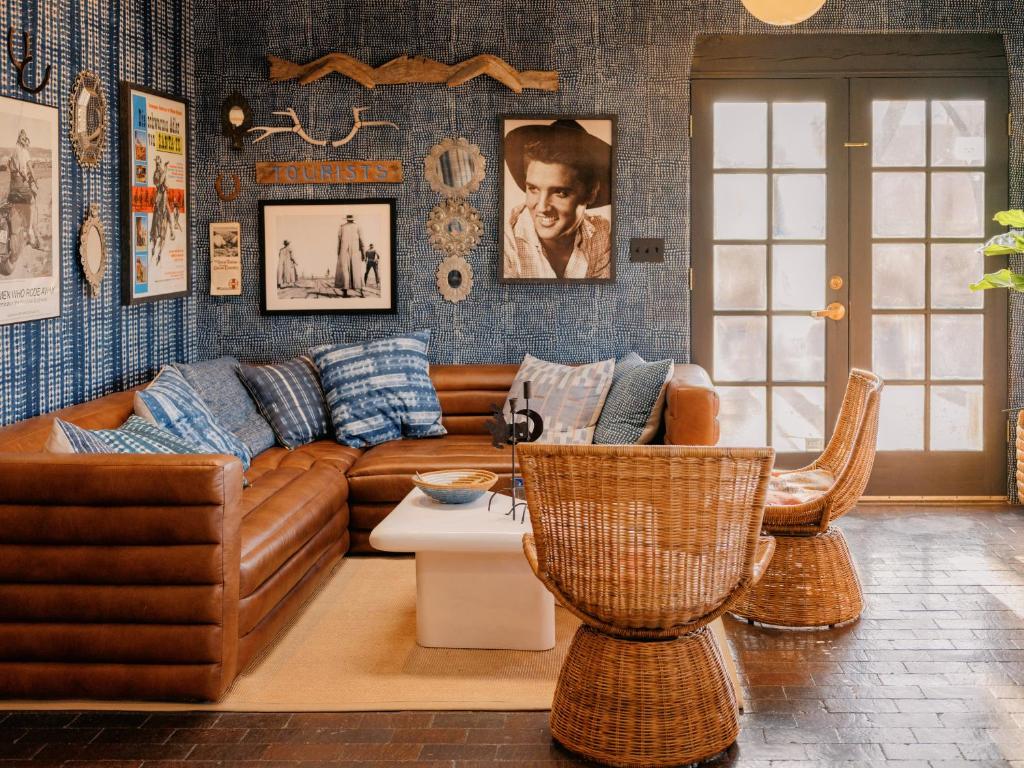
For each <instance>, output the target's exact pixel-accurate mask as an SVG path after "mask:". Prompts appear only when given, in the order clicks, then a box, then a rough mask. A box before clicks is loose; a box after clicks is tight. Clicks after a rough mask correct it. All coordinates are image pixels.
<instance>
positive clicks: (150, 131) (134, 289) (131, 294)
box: [120, 82, 192, 304]
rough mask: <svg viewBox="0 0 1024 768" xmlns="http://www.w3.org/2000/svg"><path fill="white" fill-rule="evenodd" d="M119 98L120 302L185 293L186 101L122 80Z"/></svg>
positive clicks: (188, 275) (188, 282)
mask: <svg viewBox="0 0 1024 768" xmlns="http://www.w3.org/2000/svg"><path fill="white" fill-rule="evenodd" d="M120 100H121V184H122V205H121V211H122V213H121V274H122V276H123V277H122V282H121V286H122V297H123V299H124V303H125V304H139V303H141V302H146V301H157V300H159V299H174V298H177V297H179V296H188V295H189V294H190V293H191V292H192V255H191V250H190V247H189V237H188V232H189V223H190V222H189V207H188V199H189V192H190V191H191V190H190V189H189V184H190V181H189V166H188V153H189V146H188V137H189V133H188V103H187V102H185V101H184V100H183V99H180V98H178V97H176V96H172V95H171V94H167V93H160V92H159V91H154V90H151V89H149V88H143V87H142V86H139V85H134V84H133V83H127V82H122V83H121V89H120Z"/></svg>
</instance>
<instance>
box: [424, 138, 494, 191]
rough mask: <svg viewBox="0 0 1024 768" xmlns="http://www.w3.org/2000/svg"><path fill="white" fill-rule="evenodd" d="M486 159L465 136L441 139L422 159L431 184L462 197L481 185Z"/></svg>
mask: <svg viewBox="0 0 1024 768" xmlns="http://www.w3.org/2000/svg"><path fill="white" fill-rule="evenodd" d="M486 164H487V160H486V159H485V158H484V156H483V155H482V154H480V147H478V146H477V145H476V144H470V143H469V142H468V141H467V140H466V139H463V138H461V137H460V138H457V139H444V140H443V141H441V142H439V143H438V144H435V145H434V148H433V149H431V150H430V154H428V155H427V156H426V158H424V160H423V175H424V176H425V177H426V179H427V181H428V182H429V183H430V188H431V189H433V190H434V191H435V192H437V193H438V194H441V195H444V196H445V197H465V196H466V195H468V194H470V193H471V192H476V191H477V190H478V189H479V188H480V182H481V181H483V180H484V166H485V165H486Z"/></svg>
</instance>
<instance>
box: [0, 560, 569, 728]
mask: <svg viewBox="0 0 1024 768" xmlns="http://www.w3.org/2000/svg"><path fill="white" fill-rule="evenodd" d="M415 594H416V577H415V562H414V561H413V560H412V559H411V558H410V559H383V558H346V559H344V560H342V562H341V563H340V564H339V565H338V567H337V568H336V569H335V571H334V572H333V573H332V574H331V575H330V576H329V577H328V578H327V579H326V580H325V582H324V584H323V585H322V586H321V587H320V588H319V589H318V590H317V592H316V593H315V594H314V595H313V597H312V598H311V599H310V600H309V601H308V602H307V603H306V605H305V606H303V608H302V610H301V611H300V613H299V614H298V615H297V617H296V618H295V620H294V621H293V622H292V623H291V625H290V626H289V627H287V628H286V629H285V630H284V631H283V632H282V633H281V634H280V635H279V636H278V638H277V639H276V640H275V641H274V643H273V644H272V645H271V646H270V647H269V648H268V649H267V650H266V651H265V652H264V653H263V654H261V656H260V658H258V659H256V660H255V661H254V662H253V664H250V665H249V667H248V668H247V669H246V670H245V671H244V672H243V673H242V674H241V675H239V677H238V678H237V679H236V681H235V682H234V684H233V685H232V687H231V688H230V689H229V690H228V692H227V693H226V694H225V696H224V697H223V698H222V699H221V700H220V701H218V702H213V703H196V702H183V703H178V702H152V701H98V700H79V699H63V700H46V701H36V700H0V709H3V710H28V711H32V710H58V709H60V710H96V711H106V710H122V711H136V712H204V711H205V712H361V711H399V710H481V711H488V710H505V711H536V710H546V709H549V708H550V706H551V698H552V695H553V693H554V686H555V681H556V678H557V675H558V670H559V669H560V667H561V663H562V659H563V658H564V656H565V652H566V650H567V649H568V645H569V642H570V641H571V639H572V635H573V633H574V632H575V629H576V627H577V626H578V621H577V620H576V619H575V618H574V617H572V616H571V615H570V614H569V613H568V612H567V611H564V610H561V609H558V610H557V611H556V617H557V620H556V645H555V648H554V649H553V650H551V651H543V652H535V651H501V650H496V651H482V650H466V649H455V648H451V649H448V648H421V647H419V646H418V645H416V641H415V633H416V613H415Z"/></svg>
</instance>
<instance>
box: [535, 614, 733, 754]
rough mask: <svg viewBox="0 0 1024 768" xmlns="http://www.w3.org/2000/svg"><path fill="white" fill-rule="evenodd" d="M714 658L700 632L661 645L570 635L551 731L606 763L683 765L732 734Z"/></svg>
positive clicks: (718, 655)
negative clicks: (569, 644)
mask: <svg viewBox="0 0 1024 768" xmlns="http://www.w3.org/2000/svg"><path fill="white" fill-rule="evenodd" d="M739 730H740V727H739V720H738V713H737V708H736V696H735V693H734V691H733V688H732V684H731V683H730V682H729V679H728V677H727V676H726V672H725V667H724V665H723V662H722V652H721V650H720V649H719V647H718V644H717V643H716V642H715V638H714V635H713V634H712V632H711V631H710V630H709V629H708V628H707V627H704V628H702V629H700V630H698V631H697V632H694V633H693V634H690V635H684V636H682V637H680V638H677V639H675V640H666V641H634V640H622V639H619V638H615V637H611V636H609V635H605V634H602V633H600V632H598V631H596V630H594V629H591V628H590V627H588V626H586V625H583V626H581V627H580V628H579V629H578V630H577V631H576V636H575V637H574V638H573V641H572V645H571V646H570V648H569V652H568V655H567V656H566V659H565V664H564V665H563V666H562V672H561V674H560V675H559V678H558V686H557V688H556V689H555V697H554V701H553V702H552V705H551V733H552V735H553V736H554V738H555V739H557V740H558V741H559V742H560V743H561V744H562V745H563V746H564V747H566V748H567V749H569V750H571V751H573V752H576V753H578V754H580V755H583V756H585V757H588V758H590V759H592V760H596V761H598V762H600V763H604V764H606V765H615V766H668V765H680V764H683V763H691V762H695V761H697V760H702V759H704V758H708V757H711V756H712V755H715V754H717V753H719V752H721V751H722V750H724V749H727V748H728V747H729V746H730V745H731V744H732V743H733V742H734V741H736V737H737V735H738V734H739Z"/></svg>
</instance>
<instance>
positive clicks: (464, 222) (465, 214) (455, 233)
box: [427, 198, 484, 256]
mask: <svg viewBox="0 0 1024 768" xmlns="http://www.w3.org/2000/svg"><path fill="white" fill-rule="evenodd" d="M483 231H484V228H483V225H482V224H481V223H480V214H479V213H477V210H476V208H474V207H473V206H472V205H470V204H469V203H467V202H466V201H465V200H459V199H454V198H453V199H450V200H445V201H444V202H443V203H441V204H440V205H437V206H435V207H434V209H433V210H432V211H431V212H430V215H429V216H428V217H427V235H428V236H429V237H430V244H431V245H432V246H434V248H436V249H437V250H439V251H440V252H441V253H444V254H446V255H448V256H465V255H466V254H467V253H469V252H470V251H471V250H473V248H475V247H476V245H477V243H479V242H480V237H481V235H483Z"/></svg>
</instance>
